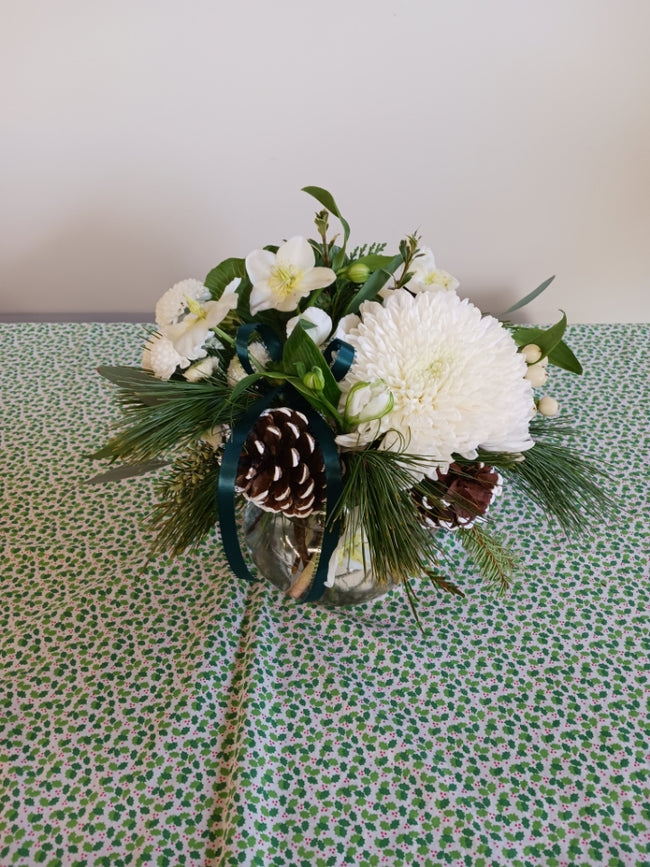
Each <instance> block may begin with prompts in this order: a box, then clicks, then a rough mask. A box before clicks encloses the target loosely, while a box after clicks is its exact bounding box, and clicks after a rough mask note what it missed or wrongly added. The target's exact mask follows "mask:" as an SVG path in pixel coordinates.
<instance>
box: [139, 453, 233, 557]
mask: <svg viewBox="0 0 650 867" xmlns="http://www.w3.org/2000/svg"><path fill="white" fill-rule="evenodd" d="M219 467H220V455H219V452H217V451H215V450H214V448H213V447H212V445H210V443H207V442H197V443H195V444H194V445H193V446H192V448H191V449H189V450H188V451H187V452H186V453H185V454H183V455H181V456H180V457H178V458H177V459H176V460H175V461H174V463H173V465H172V467H171V469H170V470H169V471H168V472H167V473H165V475H164V476H163V477H162V478H160V479H159V480H158V481H157V482H156V484H155V486H154V492H155V495H156V499H157V503H156V506H155V507H154V510H153V512H152V514H151V517H150V520H149V529H150V530H152V531H153V532H155V533H156V534H157V535H156V539H155V541H154V542H153V544H152V547H151V556H156V555H159V554H164V553H166V552H167V553H169V554H170V555H171V556H172V557H177V556H179V555H180V554H182V553H183V551H185V550H187V549H191V548H196V547H197V546H198V545H199V543H200V542H201V541H202V540H203V538H204V537H205V536H206V535H207V533H209V532H210V530H211V529H212V528H213V527H214V525H215V524H216V522H217V519H218V517H219V513H218V507H217V497H216V489H217V483H218V480H219Z"/></svg>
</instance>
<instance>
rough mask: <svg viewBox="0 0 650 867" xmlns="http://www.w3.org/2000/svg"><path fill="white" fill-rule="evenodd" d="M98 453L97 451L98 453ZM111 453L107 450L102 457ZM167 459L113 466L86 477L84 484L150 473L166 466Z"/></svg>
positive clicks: (100, 482) (94, 483)
mask: <svg viewBox="0 0 650 867" xmlns="http://www.w3.org/2000/svg"><path fill="white" fill-rule="evenodd" d="M98 454H99V453H98ZM111 456H112V453H111V452H110V451H109V452H108V453H107V454H106V455H104V456H103V457H111ZM168 463H169V462H168V461H157V460H153V461H143V462H141V463H138V464H125V465H124V466H121V467H114V468H113V469H112V470H109V471H108V472H106V473H99V474H98V475H96V476H92V478H90V479H86V480H85V482H84V484H86V485H99V484H102V483H104V482H118V481H120V480H121V479H130V478H133V477H134V476H142V475H144V474H145V473H151V472H153V471H154V470H159V469H160V468H161V467H166V466H167V464H168Z"/></svg>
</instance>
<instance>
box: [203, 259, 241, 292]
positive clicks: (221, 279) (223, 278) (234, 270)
mask: <svg viewBox="0 0 650 867" xmlns="http://www.w3.org/2000/svg"><path fill="white" fill-rule="evenodd" d="M236 277H240V278H244V277H246V263H245V261H244V259H224V261H223V262H221V263H220V264H219V265H217V267H216V268H213V269H212V271H210V273H209V274H208V276H207V277H206V278H205V285H206V286H207V287H208V289H209V290H210V294H211V295H212V298H213V299H214V300H215V301H218V299H219V298H221V296H222V294H223V290H224V289H225V288H226V286H227V285H228V284H229V283H230V282H231V281H232V280H234V279H235V278H236Z"/></svg>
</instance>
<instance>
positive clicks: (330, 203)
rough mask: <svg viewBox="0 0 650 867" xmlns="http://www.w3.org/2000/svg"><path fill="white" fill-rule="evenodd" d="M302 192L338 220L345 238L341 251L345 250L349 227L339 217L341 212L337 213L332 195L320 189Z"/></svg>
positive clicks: (304, 188) (304, 189) (345, 221)
mask: <svg viewBox="0 0 650 867" xmlns="http://www.w3.org/2000/svg"><path fill="white" fill-rule="evenodd" d="M302 192H303V193H307V194H308V195H310V196H312V197H313V198H314V199H316V201H317V202H320V204H321V205H322V206H323V207H324V208H327V210H328V211H329V212H330V213H332V214H334V216H335V217H338V218H339V220H340V221H341V225H342V226H343V232H344V237H345V240H344V242H343V250H345V248H346V246H347V243H348V238H349V237H350V225H349V223H348V221H347V220H345V219H343V217H342V216H341V212H340V211H339V208H338V205H337V204H336V202H335V201H334V197H333V196H332V194H331V193H328V191H327V190H324V189H323V188H322V187H303V188H302Z"/></svg>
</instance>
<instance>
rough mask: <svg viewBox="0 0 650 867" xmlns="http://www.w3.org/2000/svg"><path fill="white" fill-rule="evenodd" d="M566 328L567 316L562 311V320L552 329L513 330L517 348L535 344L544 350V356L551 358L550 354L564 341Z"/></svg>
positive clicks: (520, 328) (530, 328)
mask: <svg viewBox="0 0 650 867" xmlns="http://www.w3.org/2000/svg"><path fill="white" fill-rule="evenodd" d="M566 326H567V321H566V314H565V312H564V311H562V318H561V319H560V320H559V321H558V322H556V323H555V325H551V327H550V328H536V327H533V326H531V327H529V326H521V327H519V328H515V329H513V331H512V336H513V338H514V341H515V343H516V344H517V346H527V345H528V344H529V343H534V344H536V345H537V346H539V348H540V349H541V350H542V356H547V355H548V356H550V353H551V352H552V351H553V350H554V349H555V347H556V346H557V345H558V343H560V341H561V340H562V337H563V336H564V332H565V331H566ZM549 361H550V357H549Z"/></svg>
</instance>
